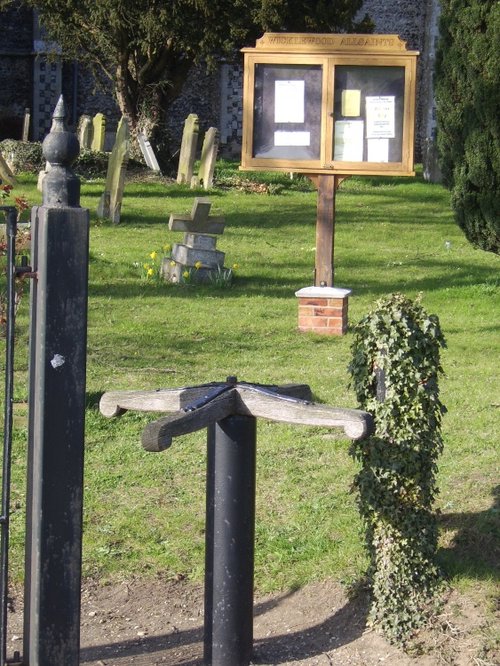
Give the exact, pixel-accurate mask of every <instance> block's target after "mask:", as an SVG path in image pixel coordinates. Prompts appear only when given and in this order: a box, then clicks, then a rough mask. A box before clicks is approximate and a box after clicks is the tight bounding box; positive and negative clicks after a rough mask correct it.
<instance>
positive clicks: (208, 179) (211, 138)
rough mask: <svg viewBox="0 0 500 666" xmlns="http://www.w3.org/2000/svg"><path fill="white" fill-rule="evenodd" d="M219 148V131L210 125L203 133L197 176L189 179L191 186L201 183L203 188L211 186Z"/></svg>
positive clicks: (206, 188)
mask: <svg viewBox="0 0 500 666" xmlns="http://www.w3.org/2000/svg"><path fill="white" fill-rule="evenodd" d="M218 150H219V131H218V130H217V128H216V127H210V128H209V129H208V130H207V132H206V133H205V138H204V139H203V146H202V148H201V159H200V169H199V171H198V176H197V177H194V176H193V178H192V179H191V187H197V186H198V185H201V184H203V189H205V190H208V189H210V188H211V187H212V184H213V179H214V169H215V161H216V160H217V152H218Z"/></svg>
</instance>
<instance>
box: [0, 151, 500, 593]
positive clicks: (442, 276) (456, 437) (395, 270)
mask: <svg viewBox="0 0 500 666" xmlns="http://www.w3.org/2000/svg"><path fill="white" fill-rule="evenodd" d="M219 178H220V182H221V183H222V184H227V183H228V181H229V180H230V181H231V183H232V185H233V186H234V185H235V179H236V180H237V179H246V180H248V179H249V178H250V176H249V175H248V174H246V173H245V174H240V175H238V174H237V172H235V171H234V168H233V167H232V166H231V165H230V164H227V163H226V164H221V165H220V166H219ZM255 178H256V179H257V180H259V182H271V183H272V185H273V187H271V191H273V192H278V193H277V194H259V193H251V192H250V193H249V192H248V191H243V190H238V189H234V187H233V188H232V189H229V188H222V187H219V188H214V189H213V190H212V191H211V192H209V197H210V200H211V201H212V212H213V214H220V215H224V216H225V218H226V230H225V232H224V234H223V236H221V237H220V238H219V240H218V247H219V248H220V249H221V250H223V251H225V252H226V265H228V266H231V265H232V264H234V263H237V264H238V265H239V270H238V272H237V275H236V280H235V282H234V285H233V286H232V288H230V289H224V290H222V289H216V288H214V287H210V286H199V287H177V286H174V285H167V284H155V283H151V284H150V283H146V282H144V281H143V280H141V277H140V269H139V268H137V267H136V266H134V263H139V265H140V266H142V263H143V262H144V261H147V259H148V255H149V253H150V252H151V251H152V250H156V249H159V248H161V247H162V246H163V245H164V244H165V243H173V242H176V241H181V239H182V234H179V233H172V232H169V230H168V226H167V222H168V218H169V215H170V213H171V212H175V213H183V212H189V211H190V209H191V207H192V202H193V197H194V196H196V195H198V196H205V195H206V193H205V192H196V191H193V190H190V189H188V188H185V187H181V186H177V185H171V184H166V183H164V182H155V181H154V180H151V179H149V180H148V182H140V181H138V180H137V179H134V180H133V181H132V182H129V183H128V184H127V187H126V190H125V198H124V201H123V207H122V222H121V224H120V225H118V226H113V225H111V224H109V223H107V222H102V221H98V220H96V217H95V210H96V207H97V203H98V200H99V197H100V194H101V192H102V189H103V182H102V181H94V182H87V183H84V184H83V185H82V206H86V207H88V208H89V209H90V211H91V220H92V221H91V237H90V253H91V257H90V284H89V335H88V377H87V391H88V410H87V435H86V475H85V533H84V573H85V574H86V575H93V576H99V577H101V578H102V579H105V578H116V577H124V578H126V577H129V576H132V575H143V576H149V575H151V576H152V575H155V574H156V573H159V574H161V575H162V576H164V577H167V578H168V577H172V576H174V575H175V574H179V573H181V574H183V575H186V576H187V577H188V578H189V579H192V580H197V581H199V580H201V578H202V576H203V546H204V543H203V540H204V483H205V481H204V474H205V433H204V432H199V433H195V434H193V435H190V436H186V437H181V438H179V439H178V440H175V441H174V444H173V446H172V448H171V449H170V450H168V451H166V452H163V453H160V454H153V453H147V452H145V451H143V450H142V448H141V446H140V434H141V431H142V428H143V427H144V425H145V424H146V423H147V422H148V421H150V420H152V419H153V418H154V415H139V414H134V413H127V414H126V415H124V416H123V417H122V418H120V419H114V420H108V419H105V418H103V417H102V416H101V415H100V414H99V412H98V407H97V405H98V400H99V397H100V395H101V394H102V393H103V392H104V391H108V390H120V389H130V388H135V389H155V388H158V387H177V386H183V385H189V384H197V383H201V382H209V381H216V380H223V379H224V378H225V377H226V376H227V375H231V374H235V375H237V376H238V377H239V378H240V379H242V380H245V381H250V382H264V383H282V382H283V383H286V382H307V383H308V384H310V386H311V388H312V390H313V392H314V395H315V397H316V399H317V400H319V401H322V402H325V403H327V404H330V405H334V406H349V407H355V406H356V404H355V398H354V395H353V392H352V390H351V389H350V388H349V386H348V384H349V377H348V374H347V370H346V368H347V365H348V363H349V359H350V344H351V341H352V334H351V333H348V334H347V335H346V336H344V337H340V338H325V337H319V336H314V335H309V334H306V335H304V334H299V333H298V332H297V330H296V325H297V299H296V298H295V296H294V292H295V291H296V290H298V289H300V288H301V287H304V286H309V285H311V284H312V275H313V268H314V246H315V220H316V195H315V193H314V192H313V191H312V189H311V187H310V186H309V185H308V181H307V180H305V179H303V178H296V179H294V180H293V181H290V180H289V179H288V176H286V175H276V174H274V175H273V176H272V178H271V177H269V176H262V175H260V176H259V177H258V178H257V177H255ZM247 189H248V188H247ZM17 193H23V194H26V195H27V197H28V199H29V200H30V202H31V203H37V202H39V201H40V194H39V193H38V192H37V191H36V189H35V179H34V177H32V176H21V177H20V178H19V183H18V185H17V188H16V194H17ZM448 201H449V194H448V193H447V192H446V191H445V190H444V189H443V188H442V187H440V186H438V185H431V184H427V183H425V182H424V181H423V180H422V178H421V177H420V176H417V177H416V178H410V179H403V178H402V179H395V178H392V179H391V178H385V179H382V178H379V179H377V178H359V179H354V178H353V179H351V180H349V181H347V182H345V183H343V184H342V186H341V189H340V190H339V193H338V196H337V226H336V242H335V255H336V261H335V282H336V285H337V286H341V287H348V288H351V289H352V290H353V295H352V297H351V299H350V302H349V316H350V322H356V321H357V320H359V319H360V318H361V317H362V316H363V315H364V314H365V313H366V312H367V311H368V310H369V308H370V307H371V305H372V304H373V303H374V301H375V300H376V299H377V298H378V297H380V296H382V295H384V294H388V293H390V292H392V291H402V292H404V293H405V294H406V295H407V296H409V297H410V298H413V297H415V296H416V295H417V294H418V293H419V292H423V305H424V307H425V308H426V309H427V310H428V311H429V312H430V313H435V314H437V315H439V317H440V320H441V325H442V328H443V331H444V333H445V335H446V338H447V342H448V348H447V349H446V350H445V352H444V353H443V359H442V360H443V366H444V369H445V372H446V375H445V377H444V378H443V379H442V381H441V390H442V400H443V402H444V403H445V405H446V406H447V407H448V410H449V411H448V414H447V415H446V417H445V419H444V426H443V427H444V440H445V450H444V453H443V455H442V457H441V459H440V462H439V476H438V483H439V486H440V489H441V494H440V497H439V501H438V508H439V510H440V512H441V516H440V523H441V525H442V537H441V548H440V553H439V558H440V562H441V563H442V564H443V566H444V567H445V569H446V570H447V572H448V574H449V576H450V577H451V579H452V580H453V583H454V584H455V585H457V586H459V587H462V588H463V589H472V587H473V586H476V585H477V583H478V581H480V582H481V584H482V585H483V586H484V589H485V590H486V593H487V594H491V593H492V587H493V580H494V577H495V571H498V569H497V567H498V550H496V551H495V548H497V549H498V532H499V528H498V478H499V474H498V460H499V456H498V453H499V446H498V444H499V439H498V432H499V431H500V422H499V421H500V420H499V417H498V408H499V404H500V391H499V379H498V374H499V373H498V352H499V343H498V325H499V296H498V268H499V265H498V257H496V256H494V255H492V254H488V253H485V252H481V251H478V250H475V249H474V248H473V247H471V246H470V245H469V244H468V243H467V241H466V240H465V238H464V236H463V235H462V233H461V231H460V230H459V229H458V227H457V226H456V225H455V223H454V222H453V220H452V215H451V212H450V209H449V205H448ZM27 300H28V299H25V300H24V303H23V307H22V310H21V313H20V317H19V320H18V326H17V328H18V340H17V357H16V358H17V360H16V364H17V365H16V400H17V401H18V403H21V402H22V401H23V400H26V395H27V389H26V369H27V345H26V341H27V316H28V315H27ZM2 363H3V361H2ZM25 414H26V407H25V405H22V404H16V425H17V428H16V432H15V447H14V487H13V518H12V526H13V535H12V541H13V549H14V550H13V567H14V572H13V573H14V575H15V576H16V577H20V576H21V570H22V569H21V567H22V539H23V536H22V528H23V509H24V493H25V491H24V487H23V478H24V464H25V463H24V455H25V438H26V429H25ZM348 449H349V442H348V440H347V439H346V438H345V437H344V436H343V435H342V434H341V433H339V432H333V431H327V430H324V429H321V428H307V427H292V426H288V425H282V424H275V423H269V422H265V421H262V420H261V421H259V423H258V460H257V467H258V479H257V488H258V495H257V525H256V584H257V588H258V589H259V590H260V591H262V592H267V591H272V590H277V589H282V588H286V587H292V586H300V585H302V584H304V583H306V582H307V581H312V580H315V579H322V578H325V577H333V578H334V579H337V580H340V581H345V582H351V581H353V580H355V579H357V578H358V577H359V576H360V575H361V574H362V573H363V571H364V568H365V566H366V564H367V561H366V556H365V553H364V549H363V538H362V526H361V524H360V521H359V518H358V514H357V510H356V506H355V498H354V496H353V495H352V494H351V492H350V489H351V484H352V480H353V476H354V474H355V472H356V464H355V463H354V462H353V461H352V460H351V458H350V457H349V454H348Z"/></svg>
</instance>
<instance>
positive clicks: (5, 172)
mask: <svg viewBox="0 0 500 666" xmlns="http://www.w3.org/2000/svg"><path fill="white" fill-rule="evenodd" d="M15 182H16V179H15V177H14V174H13V173H12V171H11V170H10V167H9V165H8V164H7V162H6V161H5V160H4V158H3V156H2V153H0V183H3V184H5V183H8V184H9V185H14V183H15Z"/></svg>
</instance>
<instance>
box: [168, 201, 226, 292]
mask: <svg viewBox="0 0 500 666" xmlns="http://www.w3.org/2000/svg"><path fill="white" fill-rule="evenodd" d="M211 205H212V204H211V203H210V201H209V200H208V199H204V198H200V197H197V198H196V199H195V200H194V205H193V209H192V211H191V214H190V215H174V214H173V213H172V215H170V220H169V222H168V228H169V229H170V230H171V231H184V232H185V234H184V242H183V243H175V244H174V246H173V248H172V256H171V257H170V258H168V257H166V258H165V259H164V260H163V264H162V275H163V277H164V278H165V280H167V281H169V282H177V283H179V282H182V276H183V274H184V273H185V272H186V271H188V272H189V273H190V274H191V273H192V272H193V271H194V273H195V276H196V281H197V282H209V281H210V279H211V277H212V276H213V275H214V273H217V272H220V271H222V270H224V257H225V254H224V252H220V251H219V250H217V249H216V248H215V246H216V243H217V239H216V238H215V236H216V235H220V234H222V233H223V231H224V226H225V221H224V218H223V217H214V216H211V215H209V213H210V207H211Z"/></svg>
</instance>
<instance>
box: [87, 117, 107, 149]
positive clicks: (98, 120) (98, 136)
mask: <svg viewBox="0 0 500 666" xmlns="http://www.w3.org/2000/svg"><path fill="white" fill-rule="evenodd" d="M105 138H106V116H105V115H104V114H103V113H96V114H95V116H94V118H93V119H92V143H91V144H90V150H98V151H102V150H104V140H105Z"/></svg>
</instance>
